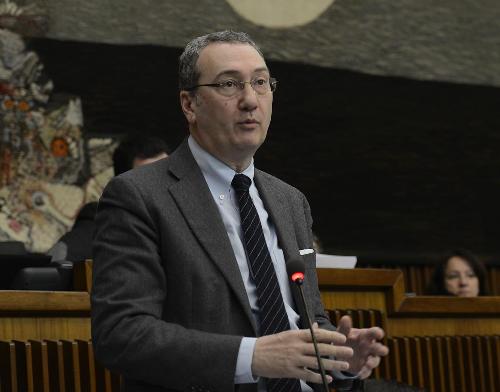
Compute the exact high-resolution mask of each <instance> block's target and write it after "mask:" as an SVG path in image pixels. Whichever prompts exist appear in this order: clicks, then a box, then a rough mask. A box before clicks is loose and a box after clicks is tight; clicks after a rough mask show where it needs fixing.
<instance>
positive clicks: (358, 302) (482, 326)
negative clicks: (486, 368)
mask: <svg viewBox="0 0 500 392" xmlns="http://www.w3.org/2000/svg"><path fill="white" fill-rule="evenodd" d="M318 282H319V286H320V291H321V297H322V299H323V303H324V305H325V307H326V308H330V309H352V308H359V309H376V310H379V311H381V312H382V313H383V314H385V315H386V325H385V328H384V329H385V331H386V333H387V334H388V336H422V335H429V336H439V335H495V334H498V333H500V297H477V298H458V297H438V296H408V295H406V294H405V291H406V290H405V287H404V281H403V274H402V272H401V271H399V270H381V269H351V270H343V269H318ZM464 319H467V321H466V322H464Z"/></svg>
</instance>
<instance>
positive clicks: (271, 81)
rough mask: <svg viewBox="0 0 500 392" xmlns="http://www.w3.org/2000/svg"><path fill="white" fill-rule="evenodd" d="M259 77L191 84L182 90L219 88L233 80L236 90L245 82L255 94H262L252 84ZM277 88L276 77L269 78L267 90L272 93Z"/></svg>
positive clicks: (242, 88) (242, 86) (242, 87)
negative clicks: (246, 79)
mask: <svg viewBox="0 0 500 392" xmlns="http://www.w3.org/2000/svg"><path fill="white" fill-rule="evenodd" d="M258 79H259V78H255V79H252V80H250V81H248V82H243V81H241V80H236V79H226V80H223V81H222V82H218V83H206V84H197V85H195V86H191V87H186V88H184V89H183V90H185V91H193V90H195V89H197V88H198V87H215V88H221V87H224V83H227V82H228V81H232V82H234V83H235V84H236V85H237V86H238V87H239V89H240V90H239V91H237V93H238V92H241V91H243V90H244V89H245V84H247V83H248V84H249V85H250V86H251V87H252V89H253V91H255V92H256V93H257V94H259V95H264V94H261V93H259V92H258V91H257V90H255V87H254V86H253V84H252V82H254V81H256V80H258ZM277 88H278V80H277V79H276V78H269V91H270V92H271V93H274V92H275V91H276V89H277ZM237 93H235V94H233V95H230V96H231V97H232V96H234V95H236V94H237Z"/></svg>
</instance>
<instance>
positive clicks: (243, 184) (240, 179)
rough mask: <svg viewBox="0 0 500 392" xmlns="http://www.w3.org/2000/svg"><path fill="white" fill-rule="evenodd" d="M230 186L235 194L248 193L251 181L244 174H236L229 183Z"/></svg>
mask: <svg viewBox="0 0 500 392" xmlns="http://www.w3.org/2000/svg"><path fill="white" fill-rule="evenodd" d="M231 185H232V186H233V188H234V189H235V191H236V192H248V190H249V189H250V185H252V180H251V179H250V178H249V177H247V176H245V175H244V174H236V175H235V176H234V178H233V181H231Z"/></svg>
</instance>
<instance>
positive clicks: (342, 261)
mask: <svg viewBox="0 0 500 392" xmlns="http://www.w3.org/2000/svg"><path fill="white" fill-rule="evenodd" d="M357 261H358V259H357V257H356V256H337V255H325V254H323V253H317V254H316V268H354V266H355V265H356V262H357Z"/></svg>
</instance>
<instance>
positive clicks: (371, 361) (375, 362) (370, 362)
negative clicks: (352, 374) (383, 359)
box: [365, 355, 380, 369]
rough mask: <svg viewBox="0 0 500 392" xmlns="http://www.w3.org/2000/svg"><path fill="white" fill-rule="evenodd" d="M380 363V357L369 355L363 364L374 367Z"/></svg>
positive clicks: (369, 367)
mask: <svg viewBox="0 0 500 392" xmlns="http://www.w3.org/2000/svg"><path fill="white" fill-rule="evenodd" d="M379 364H380V357H379V356H378V355H371V356H369V357H368V359H367V360H366V363H365V366H366V367H367V368H368V369H375V368H376V367H377V366H378V365H379Z"/></svg>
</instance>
